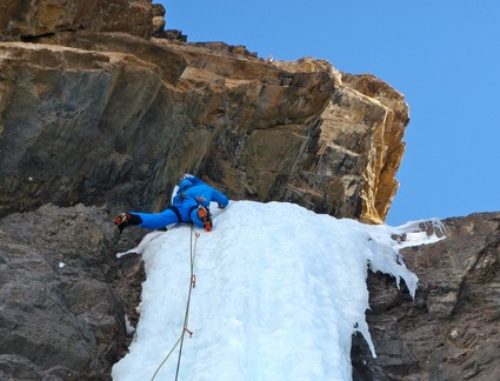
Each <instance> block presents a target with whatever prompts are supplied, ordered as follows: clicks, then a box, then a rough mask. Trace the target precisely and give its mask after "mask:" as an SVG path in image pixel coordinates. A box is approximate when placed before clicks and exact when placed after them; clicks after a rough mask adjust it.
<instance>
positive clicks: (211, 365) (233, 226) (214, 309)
mask: <svg viewBox="0 0 500 381" xmlns="http://www.w3.org/2000/svg"><path fill="white" fill-rule="evenodd" d="M214 225H215V228H214V230H213V232H211V233H205V232H203V231H198V232H199V233H200V236H199V238H198V239H196V238H195V241H196V259H195V273H196V277H197V284H196V288H195V289H194V290H193V294H192V300H191V306H190V315H189V329H190V330H191V331H193V332H194V335H193V337H192V338H189V337H186V339H185V342H184V349H183V354H182V361H181V368H180V374H179V379H180V380H208V381H210V380H248V381H253V380H301V381H302V380H351V373H352V370H351V360H350V348H351V336H352V334H353V332H355V331H359V332H360V333H361V334H362V335H363V336H364V338H365V339H366V341H367V342H368V344H369V346H370V348H371V350H372V353H373V355H374V356H375V348H374V345H373V343H372V340H371V337H370V333H369V329H368V326H367V323H366V320H365V311H366V309H367V308H369V306H368V290H367V286H366V277H367V271H368V266H370V267H371V269H372V270H373V271H381V272H384V273H387V274H390V275H392V276H394V277H395V278H396V280H397V284H398V285H399V282H400V280H401V279H403V280H404V282H405V283H406V285H407V287H408V290H409V292H410V293H411V294H412V295H414V294H415V290H416V287H417V281H418V280H417V277H416V275H414V274H413V273H412V272H411V271H409V270H408V269H407V268H406V266H405V265H404V262H403V261H402V258H401V257H400V255H399V253H398V247H399V246H401V245H403V244H405V245H406V246H407V245H408V244H409V243H408V242H407V241H405V242H404V243H400V242H399V241H398V240H396V239H394V238H393V237H395V236H401V235H403V234H405V235H406V236H410V237H411V244H422V243H425V242H427V241H432V240H435V239H437V238H436V237H434V236H430V237H429V236H427V235H424V236H422V235H419V234H417V233H418V228H417V225H415V224H408V225H405V226H404V227H402V228H392V227H388V226H380V225H378V226H373V225H364V224H361V223H359V222H357V221H354V220H349V219H341V220H339V219H335V218H333V217H331V216H328V215H318V214H315V213H313V212H311V211H309V210H306V209H304V208H302V207H299V206H297V205H294V204H289V203H278V202H271V203H267V204H263V203H258V202H251V201H238V202H232V203H231V204H230V206H229V207H228V208H226V210H225V211H224V212H222V213H220V214H219V215H218V216H216V218H215V219H214ZM190 239H191V228H190V227H188V226H182V225H180V226H177V227H175V228H173V229H171V230H169V231H167V232H165V233H160V232H154V233H151V234H150V235H148V236H146V237H145V238H144V240H143V242H141V244H140V245H139V246H138V248H136V249H134V251H136V252H139V253H141V254H142V255H143V259H144V262H145V269H146V281H145V282H144V283H143V285H142V288H143V289H142V302H141V304H140V306H139V310H140V314H141V317H140V320H139V323H138V326H137V329H136V333H135V337H134V340H133V342H132V344H131V345H130V348H129V353H128V354H127V355H126V356H125V357H124V358H123V359H122V360H120V361H119V362H118V363H116V364H115V366H114V367H113V371H112V376H113V379H114V380H115V381H128V380H130V381H136V380H149V379H151V377H152V376H153V374H154V372H155V370H156V369H157V368H158V366H159V365H160V363H161V362H162V360H163V359H164V358H165V356H166V354H167V353H168V352H169V351H170V349H171V348H172V346H173V345H174V344H175V342H176V341H177V339H178V338H179V335H180V333H181V332H182V327H183V319H184V313H185V308H186V299H187V294H188V289H189V283H190V257H189V255H190ZM177 356H178V352H177V350H176V351H175V352H174V354H173V355H172V356H171V357H170V358H169V360H168V361H167V362H166V363H165V364H164V365H163V366H162V367H161V369H160V370H159V372H158V375H157V377H156V378H155V380H173V379H174V377H175V371H176V365H177Z"/></svg>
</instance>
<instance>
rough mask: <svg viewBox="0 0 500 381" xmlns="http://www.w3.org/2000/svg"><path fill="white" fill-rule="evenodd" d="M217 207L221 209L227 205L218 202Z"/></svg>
mask: <svg viewBox="0 0 500 381" xmlns="http://www.w3.org/2000/svg"><path fill="white" fill-rule="evenodd" d="M217 207H218V208H219V209H224V208H225V206H224V205H222V204H220V203H217Z"/></svg>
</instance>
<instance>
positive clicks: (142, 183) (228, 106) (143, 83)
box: [0, 0, 408, 223]
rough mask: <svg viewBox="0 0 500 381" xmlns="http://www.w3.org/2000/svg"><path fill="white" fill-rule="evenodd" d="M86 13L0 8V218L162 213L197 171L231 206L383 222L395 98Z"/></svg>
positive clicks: (397, 118)
mask: <svg viewBox="0 0 500 381" xmlns="http://www.w3.org/2000/svg"><path fill="white" fill-rule="evenodd" d="M91 3H92V5H91V6H88V7H86V8H85V9H86V10H85V12H84V13H82V12H80V11H79V9H80V8H81V7H82V4H83V2H78V1H64V2H48V1H42V0H41V1H38V2H35V3H34V5H33V4H31V5H30V6H28V5H26V4H25V3H24V2H17V3H16V2H11V3H9V4H12V8H11V9H10V11H9V12H10V13H9V12H6V13H4V14H5V15H7V14H10V15H11V18H10V19H9V20H8V21H4V22H3V24H2V25H3V31H4V35H3V36H4V39H10V40H16V39H18V40H19V39H20V40H21V41H9V42H4V43H0V73H1V74H0V215H6V214H8V213H11V212H14V211H24V210H32V209H33V208H36V207H39V206H41V205H43V204H45V203H47V202H51V203H54V204H57V205H61V206H70V205H74V204H75V203H77V202H83V203H85V204H87V205H103V204H107V205H108V206H110V207H112V208H115V209H116V210H118V209H119V208H139V207H140V208H145V209H158V208H161V207H162V206H163V205H165V202H166V197H165V195H166V194H168V193H169V191H170V190H171V188H172V186H173V184H174V183H175V181H176V180H177V179H178V177H179V176H180V175H181V174H183V173H184V172H193V173H197V174H199V175H200V176H203V177H204V178H205V179H206V180H208V181H210V182H212V183H215V184H217V185H218V186H220V187H222V188H223V189H225V190H226V191H227V192H228V194H229V195H230V197H232V198H235V199H240V198H247V199H248V198H250V199H257V200H290V201H294V202H297V203H299V204H302V205H304V206H306V207H308V208H310V209H314V210H316V211H320V212H326V213H330V214H332V215H335V216H344V217H354V218H359V219H361V220H363V221H368V222H375V223H377V222H381V221H382V220H383V219H384V218H385V215H386V214H387V210H388V208H389V206H390V204H391V201H392V198H393V196H394V194H395V192H396V190H397V183H396V181H395V179H394V176H395V172H396V170H397V168H398V166H399V163H400V160H401V156H402V153H403V149H404V144H403V142H402V136H403V132H404V127H405V126H406V124H407V122H408V108H407V105H406V103H405V101H404V98H403V96H402V95H401V94H400V93H398V92H397V91H395V90H394V89H392V88H391V87H390V86H388V85H387V84H385V83H384V82H382V81H380V80H378V79H376V78H374V77H372V76H368V75H360V76H353V75H348V74H345V73H341V72H339V71H337V70H336V69H334V68H333V67H332V66H331V65H330V64H329V63H327V62H325V61H320V60H313V59H302V60H299V61H297V62H268V61H265V60H262V59H259V58H257V57H256V56H255V55H254V54H251V53H249V52H248V51H246V49H245V48H244V47H242V46H238V47H231V46H227V45H225V44H222V43H205V44H188V43H183V42H181V41H173V40H169V39H145V38H143V37H147V36H148V33H146V30H147V28H146V27H145V25H146V24H148V23H147V22H145V21H144V20H143V18H148V17H149V27H150V29H151V30H152V29H153V27H152V17H153V16H152V15H153V12H152V10H151V9H150V8H151V4H149V3H148V2H146V1H125V0H122V1H111V2H103V1H101V2H99V1H96V2H91ZM16 4H17V5H16ZM5 6H6V5H4V7H5ZM115 9H116V12H115V13H113V12H114V10H115ZM137 9H139V11H137ZM136 11H137V12H136ZM124 12H125V14H127V15H129V16H130V17H132V16H131V15H134V16H133V17H134V18H131V19H127V18H122V16H121V15H122V13H124ZM155 12H156V13H155V14H158V11H155ZM160 14H161V12H160ZM155 17H161V16H155ZM136 18H137V20H136ZM86 20H87V21H88V22H87V21H86ZM114 20H122V21H123V25H122V24H121V23H118V22H115V21H114ZM125 25H132V26H133V27H131V28H130V30H127V29H126V28H125ZM135 26H137V28H138V29H137V30H136V29H134V28H135ZM0 30H2V29H1V28H0ZM124 30H127V32H129V33H127V34H124V33H117V32H123V31H124ZM105 32H107V33H105ZM22 41H29V42H22Z"/></svg>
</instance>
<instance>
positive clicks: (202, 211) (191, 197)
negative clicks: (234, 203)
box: [114, 175, 229, 233]
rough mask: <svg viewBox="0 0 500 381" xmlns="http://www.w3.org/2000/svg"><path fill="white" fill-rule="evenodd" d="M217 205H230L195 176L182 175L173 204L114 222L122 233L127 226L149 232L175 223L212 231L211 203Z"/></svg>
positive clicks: (220, 194)
mask: <svg viewBox="0 0 500 381" xmlns="http://www.w3.org/2000/svg"><path fill="white" fill-rule="evenodd" d="M212 201H213V202H216V203H217V204H218V206H219V208H225V207H226V206H227V204H228V202H229V199H228V198H227V196H226V195H225V194H224V193H222V192H220V191H219V190H217V189H215V188H213V187H211V186H209V185H208V184H206V183H205V182H203V181H202V180H200V179H199V178H198V177H196V176H191V175H189V176H184V178H183V179H182V181H181V182H180V183H179V188H178V189H177V192H176V194H175V196H174V198H173V200H172V205H170V206H169V207H168V208H166V209H165V210H164V211H163V212H160V213H142V212H126V213H121V214H120V215H118V216H116V217H115V219H114V223H115V225H117V226H118V228H119V229H120V233H121V231H122V230H123V229H124V228H125V227H127V226H129V225H139V226H141V227H143V228H148V229H162V228H165V227H166V226H167V225H170V224H173V223H176V222H185V223H191V224H193V225H195V226H197V227H200V228H204V229H205V230H206V231H208V232H209V231H211V230H212V226H213V224H212V217H211V215H210V209H209V205H210V202H212Z"/></svg>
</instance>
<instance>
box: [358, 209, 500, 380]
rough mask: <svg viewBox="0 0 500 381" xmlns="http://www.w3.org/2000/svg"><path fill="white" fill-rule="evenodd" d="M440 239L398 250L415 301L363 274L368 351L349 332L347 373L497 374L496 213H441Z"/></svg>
mask: <svg viewBox="0 0 500 381" xmlns="http://www.w3.org/2000/svg"><path fill="white" fill-rule="evenodd" d="M445 226H446V229H447V237H448V238H447V239H445V240H443V241H440V242H437V243H435V244H433V245H428V246H420V247H416V248H409V249H406V250H404V254H405V259H406V263H407V265H408V266H409V267H410V268H411V269H412V270H413V271H414V272H416V273H417V275H418V276H419V279H420V282H419V288H418V290H417V294H416V298H415V301H413V300H412V299H411V298H410V297H409V296H408V295H407V294H405V293H402V292H398V291H397V289H396V287H395V285H394V282H393V281H392V280H390V279H388V278H387V277H385V276H381V275H378V274H371V275H370V277H369V288H370V306H371V308H372V310H371V311H369V312H368V314H367V315H368V319H367V320H368V324H369V326H370V331H371V334H372V337H373V341H374V343H375V348H376V351H377V355H378V357H377V359H373V358H372V357H371V355H370V353H369V350H368V348H367V346H366V344H365V343H364V341H363V339H362V338H361V337H354V339H353V348H352V356H353V357H352V358H353V366H354V380H359V381H361V380H362V381H365V380H366V381H368V380H370V381H375V380H384V381H387V380H431V381H444V380H450V381H451V380H481V381H497V380H500V272H499V259H500V213H484V214H473V215H470V216H468V217H465V218H452V219H448V220H446V221H445Z"/></svg>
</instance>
